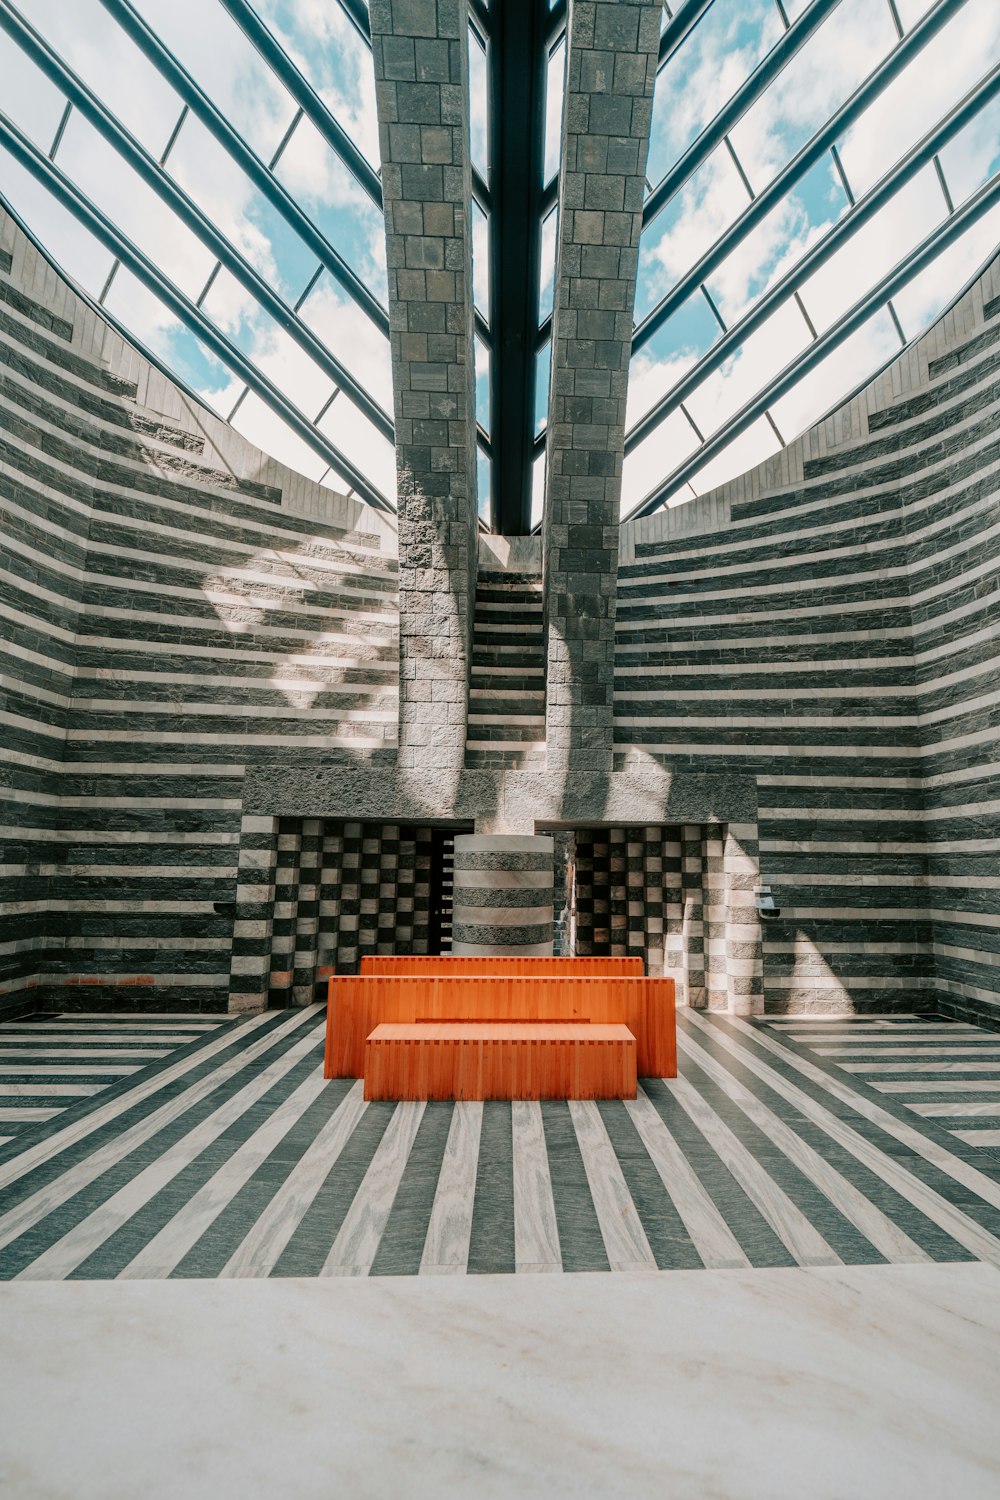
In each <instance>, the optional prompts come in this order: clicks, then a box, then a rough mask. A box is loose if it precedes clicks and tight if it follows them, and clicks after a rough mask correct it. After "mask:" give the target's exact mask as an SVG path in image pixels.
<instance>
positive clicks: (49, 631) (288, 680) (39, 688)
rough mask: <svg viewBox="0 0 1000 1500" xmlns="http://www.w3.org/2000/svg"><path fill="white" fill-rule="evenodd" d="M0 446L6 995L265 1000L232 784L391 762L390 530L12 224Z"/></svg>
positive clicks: (0, 793)
mask: <svg viewBox="0 0 1000 1500" xmlns="http://www.w3.org/2000/svg"><path fill="white" fill-rule="evenodd" d="M0 445H2V458H3V462H2V466H0V526H2V529H3V535H4V545H3V548H2V549H0V553H2V564H0V642H2V643H3V644H2V645H0V659H2V670H3V673H4V678H5V696H4V701H3V704H2V705H0V823H2V827H3V846H4V851H3V852H4V858H3V860H2V861H0V863H2V864H3V865H4V866H5V869H4V871H3V873H2V876H0V1012H6V1013H12V1012H15V1011H24V1010H34V1009H39V1008H56V1009H60V1010H65V1009H73V1008H79V1009H85V1010H117V1009H121V1010H136V1009H151V1010H186V1011H190V1010H200V1009H204V1010H225V1009H226V1007H227V1004H228V1003H229V998H230V995H232V996H233V999H234V1005H235V1006H236V1007H238V1008H247V1009H254V1008H258V1007H259V1006H260V1005H261V1004H263V1003H265V1001H266V998H267V976H268V972H269V969H270V951H271V946H272V942H273V939H274V923H275V913H274V868H275V860H276V858H277V851H276V849H275V847H274V839H273V836H272V832H271V825H272V823H273V822H274V820H272V819H261V818H258V817H254V816H253V815H248V816H247V817H242V820H241V808H242V795H243V780H244V773H245V771H246V769H247V768H248V767H251V766H257V767H268V768H270V769H271V770H273V769H274V768H276V767H277V766H279V765H280V766H282V767H285V768H289V767H293V766H294V767H297V768H298V769H299V770H300V771H302V772H303V774H305V775H308V776H311V777H312V778H314V779H315V778H316V777H317V775H318V774H319V773H320V771H321V770H322V771H323V772H324V773H325V774H328V775H329V774H337V770H338V767H339V769H340V773H341V774H342V773H343V770H344V769H345V768H346V766H348V765H357V764H358V762H359V761H360V762H367V763H373V762H374V763H378V762H379V761H382V762H383V763H386V762H390V761H392V760H393V759H394V757H395V749H394V746H395V737H396V680H397V672H398V655H397V650H398V648H397V640H396V627H397V611H396V576H395V559H394V556H393V550H394V538H393V535H392V531H391V529H390V528H389V527H388V526H387V525H386V524H385V523H384V521H382V520H381V519H380V518H379V517H378V516H377V515H376V514H375V513H374V512H372V511H370V510H369V509H368V507H366V506H364V505H361V504H359V503H358V502H356V501H353V500H350V499H347V498H346V497H344V496H342V495H337V494H335V493H334V492H333V491H332V490H328V489H322V488H320V487H319V486H317V485H315V484H311V483H310V482H309V481H307V480H305V479H303V478H301V476H299V475H296V474H294V473H292V472H291V471H290V470H288V469H286V468H284V467H283V466H282V465H280V464H277V463H275V462H274V461H273V460H271V459H269V458H267V457H266V456H265V455H264V454H262V453H261V452H260V451H259V450H258V449H256V448H255V447H254V446H253V445H252V444H251V443H248V442H247V441H246V440H245V439H244V438H242V437H241V436H240V435H239V434H238V433H237V432H235V431H234V430H233V429H232V428H231V427H229V426H228V425H227V424H226V423H225V422H223V421H221V420H220V419H218V418H216V417H214V416H212V415H211V414H209V413H208V412H206V411H205V410H204V409H202V408H200V407H197V406H195V405H194V404H193V403H192V402H190V401H189V400H188V399H187V398H185V397H184V396H183V395H182V394H181V392H180V391H178V390H177V389H176V387H174V386H172V385H171V384H170V382H169V381H167V380H165V379H164V378H163V377H162V376H161V375H160V374H159V373H158V372H157V371H156V370H154V369H152V368H151V367H150V366H149V365H148V364H147V363H146V362H145V361H144V360H142V359H141V358H140V357H139V356H138V355H137V354H136V353H135V351H134V350H132V349H131V348H129V346H128V345H127V344H124V343H123V341H122V340H121V339H120V338H119V337H118V335H117V334H115V333H114V332H113V330H111V329H110V328H109V327H108V326H107V324H105V323H104V322H103V320H102V319H101V318H100V317H99V316H97V315H95V314H94V313H92V312H91V311H90V310H89V309H88V308H87V307H86V306H85V305H84V304H83V303H81V302H80V301H79V300H78V299H77V298H76V296H75V295H74V293H73V292H72V291H71V289H70V288H69V287H68V286H66V284H65V283H64V282H62V281H61V280H60V279H59V278H58V277H57V276H56V274H55V273H54V272H53V270H52V269H51V267H50V266H48V265H47V264H46V262H45V261H44V259H43V258H42V257H41V256H40V255H39V254H38V252H37V251H36V249H35V247H34V246H33V245H32V244H31V242H30V241H29V240H28V239H27V238H26V237H25V236H24V235H22V234H21V233H20V232H19V231H18V230H17V229H16V227H15V225H14V223H13V221H12V220H10V219H8V218H6V217H5V216H4V215H3V214H0ZM294 957H295V955H294V953H293V954H292V961H293V962H294Z"/></svg>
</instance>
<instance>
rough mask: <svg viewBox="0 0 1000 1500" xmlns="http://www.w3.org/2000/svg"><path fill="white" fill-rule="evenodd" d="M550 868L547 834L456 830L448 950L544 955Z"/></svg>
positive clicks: (549, 912)
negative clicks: (457, 831) (450, 940)
mask: <svg viewBox="0 0 1000 1500" xmlns="http://www.w3.org/2000/svg"><path fill="white" fill-rule="evenodd" d="M552 871H553V840H552V838H551V837H550V836H549V835H546V834H520V833H488V834H486V833H460V834H457V835H456V837H455V884H454V909H453V913H452V929H451V930H452V942H451V951H452V953H455V954H475V955H479V956H482V957H497V958H499V957H510V958H546V957H548V956H549V955H550V954H551V953H552Z"/></svg>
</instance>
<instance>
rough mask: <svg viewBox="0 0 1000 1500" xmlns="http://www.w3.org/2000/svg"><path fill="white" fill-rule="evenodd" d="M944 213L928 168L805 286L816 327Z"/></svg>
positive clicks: (872, 281) (849, 302) (867, 286)
mask: <svg viewBox="0 0 1000 1500" xmlns="http://www.w3.org/2000/svg"><path fill="white" fill-rule="evenodd" d="M944 217H945V207H944V201H943V200H942V197H941V191H940V189H939V187H938V184H937V179H936V177H935V175H934V169H933V167H925V168H924V170H923V171H922V172H920V173H919V174H918V175H917V176H916V177H915V178H914V179H913V180H912V182H909V183H907V185H906V187H904V188H902V189H901V190H900V191H899V192H898V193H897V194H896V195H895V197H894V198H892V199H891V200H890V202H889V203H888V204H887V205H886V207H885V208H884V209H883V210H882V211H881V213H879V214H876V216H875V218H874V219H872V220H870V221H869V223H867V224H866V225H864V226H863V228H861V229H859V230H858V231H857V233H856V234H854V235H852V236H851V237H850V238H849V239H848V240H847V242H846V243H845V244H843V245H841V247H840V249H839V250H837V251H836V252H835V253H834V255H833V256H831V258H830V259H829V260H828V261H827V263H826V265H824V266H821V267H820V269H819V270H818V271H814V272H813V274H812V276H810V277H809V279H808V281H806V282H805V283H804V284H803V286H802V288H801V295H802V301H803V302H804V304H805V306H806V308H807V310H808V312H809V315H810V317H811V318H812V320H813V323H814V324H815V326H816V328H817V330H818V331H819V332H820V333H822V332H823V330H824V329H825V328H829V327H830V325H831V324H832V323H834V322H835V321H836V320H837V318H839V317H840V316H841V315H842V314H843V313H845V312H846V311H847V309H848V308H849V307H851V306H852V305H853V304H854V303H855V302H857V300H858V298H859V297H862V296H864V294H865V293H866V292H867V291H869V290H870V289H871V288H872V287H873V286H875V285H876V283H877V282H878V281H879V280H880V279H881V278H882V277H883V276H884V275H885V274H886V273H887V272H888V271H890V270H891V269H892V267H893V266H894V265H895V264H896V262H897V261H900V260H902V259H903V257H904V256H905V255H906V254H907V252H908V251H910V250H912V249H914V248H915V246H917V245H918V244H919V243H920V241H921V240H922V239H924V237H925V236H926V235H927V234H929V233H930V231H931V230H932V229H933V228H934V226H935V225H936V224H939V223H940V222H941V220H942V219H943V218H944ZM858 373H859V375H860V374H861V373H862V372H861V371H860V370H859V372H858Z"/></svg>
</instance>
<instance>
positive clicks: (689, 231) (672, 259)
mask: <svg viewBox="0 0 1000 1500" xmlns="http://www.w3.org/2000/svg"><path fill="white" fill-rule="evenodd" d="M746 206H747V191H746V188H745V187H744V186H743V183H742V182H741V181H740V175H739V173H738V172H737V170H736V168H735V166H734V165H733V161H732V158H731V157H730V155H729V152H728V151H726V150H725V148H724V147H720V148H719V149H718V150H717V151H714V152H713V153H712V155H711V156H710V157H709V159H708V161H706V162H705V163H704V164H703V165H702V166H701V167H699V169H698V171H697V172H695V174H694V176H693V177H692V178H691V179H690V181H689V182H688V183H687V185H686V186H685V187H684V188H682V189H681V191H680V192H679V193H678V194H677V195H676V197H674V198H673V199H672V200H671V201H670V202H669V203H668V204H667V206H666V207H665V208H664V209H663V211H662V213H659V214H657V216H656V218H655V219H654V220H653V222H652V223H651V224H650V225H649V226H648V227H647V229H646V230H645V231H644V233H643V235H642V239H641V240H640V242H639V280H638V287H637V293H636V309H635V313H636V318H637V319H641V318H643V317H645V315H646V313H648V312H649V310H650V308H652V307H653V306H655V304H656V302H657V301H659V299H660V297H662V296H663V295H664V293H665V292H666V290H667V289H668V288H669V287H671V286H673V285H674V283H675V282H676V281H677V280H678V279H679V278H680V277H681V276H683V275H684V273H685V272H686V271H687V270H689V269H690V267H691V266H692V265H693V264H694V263H695V262H696V261H697V260H698V259H699V258H700V257H701V256H702V255H703V254H704V253H705V251H706V250H708V249H709V248H710V247H711V246H712V245H714V244H715V242H716V240H717V239H718V238H719V236H720V235H721V234H722V233H723V231H724V230H725V229H727V228H728V227H729V225H730V224H731V223H732V222H733V220H734V219H736V218H738V217H739V215H740V214H741V213H742V212H743V210H744V209H745V208H746ZM664 282H666V285H664Z"/></svg>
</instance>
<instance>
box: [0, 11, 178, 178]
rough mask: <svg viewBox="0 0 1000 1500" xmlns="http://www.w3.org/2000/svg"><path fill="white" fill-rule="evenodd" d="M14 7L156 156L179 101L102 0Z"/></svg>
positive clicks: (170, 127)
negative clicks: (118, 24) (110, 13)
mask: <svg viewBox="0 0 1000 1500" xmlns="http://www.w3.org/2000/svg"><path fill="white" fill-rule="evenodd" d="M18 9H19V10H20V11H21V14H22V15H23V16H24V18H25V20H27V21H28V22H30V24H31V25H32V26H33V27H34V28H35V29H36V30H37V31H39V32H41V34H42V36H43V37H44V38H45V39H46V41H47V42H49V44H50V45H51V46H52V47H53V48H54V49H55V51H56V52H58V54H59V56H60V57H61V58H62V59H63V60H64V62H67V63H68V64H69V65H70V67H71V68H73V69H74V71H75V72H77V73H78V74H79V75H80V77H81V78H82V79H83V81H84V82H85V83H87V84H89V85H90V87H91V88H92V89H93V90H94V92H95V93H96V94H98V95H99V96H100V97H101V98H102V99H103V100H104V101H105V103H107V104H109V105H110V106H111V107H112V109H113V110H114V112H115V114H116V115H117V116H118V118H119V119H120V120H121V122H122V124H123V125H124V126H125V127H126V129H127V130H130V131H131V132H132V134H133V135H134V136H135V137H136V138H137V139H138V140H140V141H141V142H142V144H143V145H144V146H145V147H146V149H147V150H148V151H150V152H152V154H153V155H154V156H155V157H157V159H158V158H159V157H160V155H161V153H162V152H163V149H164V147H165V146H166V144H167V142H168V140H169V139H170V132H171V131H172V130H173V128H174V126H175V124H176V123H177V118H178V116H179V114H180V112H181V101H180V100H179V99H178V97H177V95H176V94H175V93H174V90H173V89H172V88H171V87H170V85H169V83H167V82H166V81H165V80H164V79H163V78H162V77H161V76H160V74H159V73H158V72H157V70H156V68H154V67H153V64H152V63H151V62H148V61H147V60H146V58H145V57H143V55H142V53H141V52H140V51H139V49H138V47H136V46H135V44H134V43H133V42H131V41H130V40H129V38H128V37H127V36H126V35H125V33H124V32H123V31H122V30H121V28H120V27H119V26H117V25H116V24H115V22H114V20H113V19H112V17H111V16H110V15H109V13H108V12H107V11H106V10H105V9H104V7H103V5H101V4H100V0H72V3H71V4H67V3H66V0H23V3H21V4H19V6H18ZM3 77H4V79H5V82H6V77H7V75H6V74H4V75H3Z"/></svg>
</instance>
